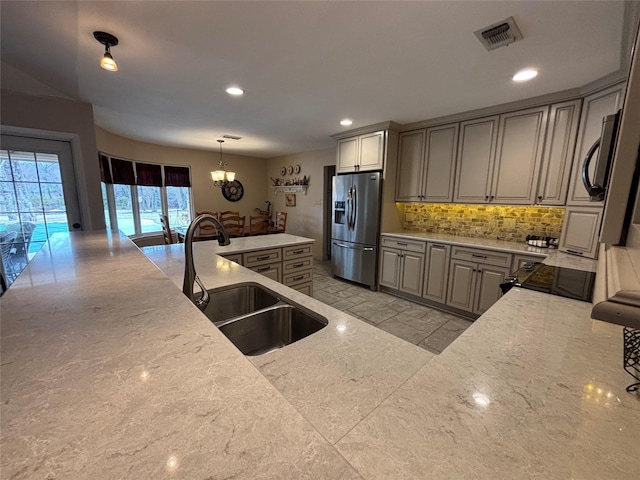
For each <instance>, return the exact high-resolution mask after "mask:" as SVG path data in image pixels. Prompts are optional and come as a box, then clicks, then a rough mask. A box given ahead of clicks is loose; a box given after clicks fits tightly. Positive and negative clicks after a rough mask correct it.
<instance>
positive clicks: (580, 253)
mask: <svg viewBox="0 0 640 480" xmlns="http://www.w3.org/2000/svg"><path fill="white" fill-rule="evenodd" d="M567 252H569V253H573V254H574V255H584V252H578V251H577V250H569V249H568V248H567Z"/></svg>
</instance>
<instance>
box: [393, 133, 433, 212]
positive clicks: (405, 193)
mask: <svg viewBox="0 0 640 480" xmlns="http://www.w3.org/2000/svg"><path fill="white" fill-rule="evenodd" d="M425 132H426V131H425V130H418V131H417V132H406V133H401V134H400V146H399V148H398V174H397V175H398V176H397V179H396V201H398V202H418V201H420V200H422V169H423V165H424V141H425Z"/></svg>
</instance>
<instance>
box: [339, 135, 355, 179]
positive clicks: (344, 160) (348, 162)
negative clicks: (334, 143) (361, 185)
mask: <svg viewBox="0 0 640 480" xmlns="http://www.w3.org/2000/svg"><path fill="white" fill-rule="evenodd" d="M357 164H358V137H353V138H343V139H342V140H338V161H337V165H336V171H337V172H338V173H343V172H355V170H356V165H357Z"/></svg>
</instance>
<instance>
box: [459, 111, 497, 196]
mask: <svg viewBox="0 0 640 480" xmlns="http://www.w3.org/2000/svg"><path fill="white" fill-rule="evenodd" d="M497 133H498V117H497V116H494V117H487V118H481V119H478V120H471V121H468V122H462V123H461V124H460V135H459V139H458V155H457V162H456V172H457V173H456V183H455V192H454V201H455V202H460V203H486V202H488V201H489V200H490V193H489V192H490V189H491V173H492V171H493V162H494V160H495V150H496V140H497V136H498V135H497Z"/></svg>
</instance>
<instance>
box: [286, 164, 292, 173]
mask: <svg viewBox="0 0 640 480" xmlns="http://www.w3.org/2000/svg"><path fill="white" fill-rule="evenodd" d="M287 173H288V174H289V175H293V167H292V166H291V165H289V168H287Z"/></svg>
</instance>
